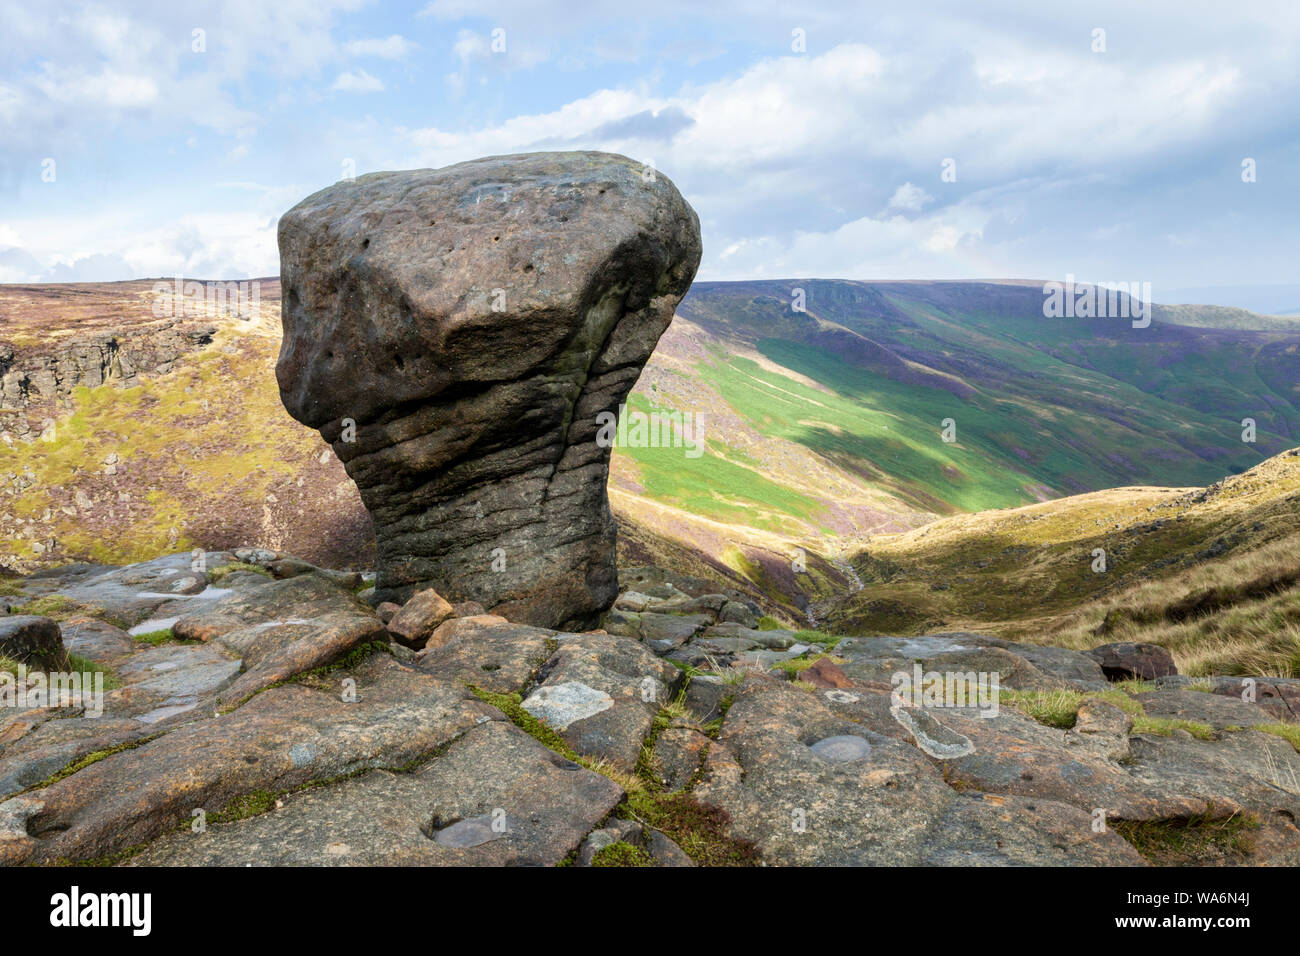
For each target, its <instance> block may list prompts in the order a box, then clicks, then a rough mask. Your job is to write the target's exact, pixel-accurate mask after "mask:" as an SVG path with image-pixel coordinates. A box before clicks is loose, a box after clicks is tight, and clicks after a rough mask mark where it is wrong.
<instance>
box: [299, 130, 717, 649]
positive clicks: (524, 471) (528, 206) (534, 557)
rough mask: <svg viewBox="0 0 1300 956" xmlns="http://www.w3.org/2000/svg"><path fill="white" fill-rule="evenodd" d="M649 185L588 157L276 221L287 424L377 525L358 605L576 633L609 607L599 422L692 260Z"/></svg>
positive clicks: (640, 173) (319, 199) (356, 197)
mask: <svg viewBox="0 0 1300 956" xmlns="http://www.w3.org/2000/svg"><path fill="white" fill-rule="evenodd" d="M700 251H701V248H700V235H699V220H698V218H697V217H696V215H695V213H694V211H693V210H692V209H691V208H690V206H689V205H688V204H687V203H686V202H685V200H683V199H682V197H681V195H680V194H679V193H678V192H677V190H676V188H674V186H673V185H672V183H670V182H669V181H668V180H667V179H665V178H664V177H663V176H662V175H660V174H658V173H656V172H655V171H654V170H652V169H649V168H648V167H644V166H642V165H641V164H638V163H634V162H633V161H631V160H629V159H627V158H625V157H621V156H614V155H609V154H603V153H594V152H569V153H532V154H523V155H516V156H503V157H492V158H487V159H479V160H474V161H472V162H468V163H461V164H459V165H456V166H450V167H447V168H444V169H437V170H414V171H408V172H391V173H374V174H371V175H367V176H363V177H360V178H358V179H356V180H355V181H349V182H341V183H337V184H335V185H334V186H331V187H329V188H328V189H325V190H322V191H321V192H318V193H316V194H315V195H313V196H310V197H308V198H307V199H305V200H304V201H303V202H301V203H300V204H299V205H297V206H296V207H294V208H293V209H292V210H290V211H289V212H288V213H286V214H285V215H284V216H283V217H282V218H281V220H280V257H281V273H282V277H281V278H282V284H283V309H282V319H283V324H284V339H283V343H282V346H281V352H280V358H279V363H278V365H277V367H276V375H277V379H278V381H279V385H280V395H281V399H282V400H283V402H284V405H285V407H286V408H287V409H288V410H289V412H290V414H292V415H293V416H294V417H295V418H296V419H298V420H299V421H301V422H303V423H304V424H306V425H310V426H312V427H314V428H317V429H319V430H320V432H321V434H322V435H323V436H324V437H325V439H326V440H327V441H329V442H331V443H332V444H333V446H334V450H335V452H336V453H337V454H338V456H339V458H340V459H341V460H342V461H343V462H344V464H345V466H346V468H347V471H348V474H349V475H350V476H351V477H352V479H353V480H354V481H355V482H356V484H357V487H358V488H359V489H360V492H361V496H362V500H363V501H364V503H365V505H366V507H367V509H368V510H369V512H370V514H371V516H372V517H373V519H374V523H375V532H376V541H377V548H378V559H379V579H378V582H377V586H376V593H375V599H376V600H377V601H382V600H398V601H401V600H404V599H406V598H408V597H409V596H410V595H411V594H412V593H414V592H416V591H419V590H423V589H425V588H434V589H436V590H437V591H438V592H439V593H440V594H442V595H443V596H445V597H446V598H447V599H448V600H450V601H466V600H472V601H477V602H479V603H481V604H482V605H483V606H484V607H485V608H487V609H489V610H495V611H496V613H499V614H507V615H508V616H510V617H511V619H512V620H516V621H519V622H522V623H528V624H535V625H539V626H546V627H557V626H577V625H580V624H585V623H590V622H593V621H594V620H595V618H596V617H597V616H598V614H599V613H600V612H601V611H603V610H605V609H606V608H608V607H609V605H610V604H611V603H612V602H613V600H614V598H615V596H616V594H617V590H618V587H617V578H616V573H615V566H614V534H615V532H614V522H613V519H612V517H611V515H610V511H609V504H608V500H607V498H606V493H605V483H606V477H607V473H608V467H609V453H610V449H609V447H606V446H605V445H604V444H603V443H601V444H598V443H597V441H596V438H597V432H598V427H599V422H598V419H597V416H598V414H599V413H601V412H610V411H616V410H617V409H618V406H619V404H620V403H621V402H622V401H623V399H624V398H625V397H626V395H627V393H628V392H629V391H630V390H631V388H632V386H633V385H634V384H635V382H636V379H637V377H638V375H639V374H640V371H641V368H642V366H643V365H644V364H645V362H646V360H647V359H648V358H649V356H650V353H651V352H652V351H653V349H654V347H655V343H656V342H657V341H658V339H659V336H660V335H661V334H662V333H663V331H664V330H665V329H666V328H667V326H668V324H669V322H670V321H671V320H672V316H673V310H674V308H675V307H676V305H677V303H678V301H679V300H680V299H681V297H682V295H683V294H684V293H685V292H686V290H687V288H688V287H689V286H690V283H691V280H692V278H693V277H694V275H695V270H696V268H697V267H698V265H699V259H700Z"/></svg>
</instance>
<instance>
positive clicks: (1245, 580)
mask: <svg viewBox="0 0 1300 956" xmlns="http://www.w3.org/2000/svg"><path fill="white" fill-rule="evenodd" d="M1096 549H1102V550H1104V552H1105V570H1104V571H1097V570H1094V567H1093V566H1094V562H1095V560H1096V556H1095V553H1096ZM853 564H854V567H855V568H856V569H857V572H858V574H859V575H860V576H861V578H862V580H863V582H864V584H865V587H864V589H863V590H862V591H861V592H859V593H857V594H854V595H851V596H848V597H847V598H845V599H843V600H840V601H836V602H832V603H831V606H829V607H826V608H825V609H824V610H823V614H824V615H825V617H826V619H827V621H828V626H829V627H831V628H834V629H838V630H842V631H844V632H846V633H853V634H871V633H890V634H899V633H906V634H920V633H927V632H931V631H935V630H945V629H972V630H980V631H984V632H988V633H994V634H998V635H999V636H1002V637H1007V638H1012V639H1016V640H1025V641H1030V642H1033V643H1043V644H1052V645H1057V646H1064V647H1075V648H1084V647H1090V646H1093V645H1095V644H1096V643H1098V642H1099V641H1103V640H1110V641H1120V640H1133V641H1145V642H1149V643H1154V644H1161V645H1163V646H1165V647H1168V648H1169V649H1170V651H1171V652H1172V653H1173V655H1174V658H1175V660H1176V661H1177V662H1178V665H1179V669H1180V671H1181V672H1182V673H1192V674H1205V673H1221V674H1244V673H1268V674H1279V675H1282V676H1292V675H1297V674H1300V449H1292V450H1290V451H1288V452H1285V453H1283V454H1281V455H1278V456H1277V457H1275V458H1271V459H1269V460H1268V461H1265V462H1263V463H1262V464H1260V465H1258V466H1256V467H1255V468H1252V469H1250V470H1249V471H1246V472H1244V473H1243V474H1240V475H1234V476H1232V477H1229V478H1226V479H1224V480H1223V481H1220V482H1216V483H1215V484H1213V485H1211V486H1209V487H1207V488H1155V487H1128V488H1114V489H1110V490H1107V491H1101V492H1094V493H1091V494H1085V495H1078V496H1075V497H1070V498H1063V499H1059V500H1056V501H1052V502H1049V503H1046V504H1038V505H1029V506H1026V507H1021V508H1015V509H1009V510H995V511H986V512H981V513H979V514H972V515H959V516H954V517H950V518H944V519H942V520H939V521H936V522H934V523H933V524H930V525H927V526H926V527H924V528H920V529H918V530H915V531H911V532H908V533H906V534H901V535H882V536H880V537H878V538H876V539H874V540H873V541H872V542H871V545H870V546H869V547H868V548H867V549H866V550H864V551H863V552H862V553H860V554H859V555H857V556H856V557H855V558H854V560H853Z"/></svg>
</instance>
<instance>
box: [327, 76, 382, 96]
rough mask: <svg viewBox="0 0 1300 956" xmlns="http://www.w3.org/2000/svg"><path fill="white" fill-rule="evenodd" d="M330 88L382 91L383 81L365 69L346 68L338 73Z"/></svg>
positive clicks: (352, 91) (341, 90)
mask: <svg viewBox="0 0 1300 956" xmlns="http://www.w3.org/2000/svg"><path fill="white" fill-rule="evenodd" d="M330 89H331V90H338V91H340V92H343V93H382V92H383V91H384V82H383V80H380V79H379V78H378V77H374V76H371V75H370V74H369V73H367V72H366V71H365V70H347V71H345V72H343V73H340V74H339V75H338V79H336V80H335V81H334V85H333V86H331V87H330Z"/></svg>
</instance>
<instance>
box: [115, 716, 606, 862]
mask: <svg viewBox="0 0 1300 956" xmlns="http://www.w3.org/2000/svg"><path fill="white" fill-rule="evenodd" d="M622 798H623V791H622V790H621V789H620V788H619V787H618V786H617V785H615V784H614V783H612V782H611V781H610V780H609V779H608V778H606V777H603V776H601V775H600V774H596V773H592V772H591V771H590V770H587V769H585V768H583V767H581V766H579V765H577V764H574V763H572V762H570V761H567V760H564V759H563V758H561V757H559V756H558V755H557V754H555V753H553V752H552V751H550V750H548V749H547V748H545V747H543V746H542V745H541V744H539V743H537V742H536V741H535V740H533V739H532V738H531V737H529V736H528V735H527V734H525V733H523V732H522V731H520V730H518V729H517V728H516V727H514V726H512V725H511V724H509V723H505V722H502V721H491V722H489V723H485V724H482V725H480V726H476V727H474V728H473V729H471V730H469V731H468V732H467V733H465V734H464V735H463V736H462V737H460V738H459V739H458V740H456V741H455V742H454V743H452V744H451V746H449V747H448V748H447V749H446V751H445V752H443V753H441V754H440V755H439V756H437V757H436V758H435V759H433V760H431V761H430V762H429V763H428V764H426V765H425V766H423V767H422V768H420V769H419V770H417V771H415V772H414V773H408V774H396V773H390V772H386V771H379V770H376V771H371V772H369V773H366V774H362V775H361V776H359V777H356V778H354V779H351V780H346V781H343V782H341V783H338V784H333V785H330V786H327V787H322V788H317V789H312V790H308V791H303V792H301V793H296V794H291V795H289V796H287V797H285V798H284V801H283V802H284V806H283V808H281V809H277V810H273V811H270V812H268V813H264V814H261V815H259V816H255V817H251V818H249V819H246V820H242V821H239V822H237V823H233V824H229V825H218V826H213V827H209V829H208V831H207V832H206V833H202V834H194V833H190V832H181V833H175V834H168V835H167V836H165V837H163V838H161V839H159V840H158V841H156V842H155V843H154V844H153V845H152V846H150V847H149V848H148V849H146V850H145V851H144V852H143V853H142V854H140V855H139V856H138V857H136V858H134V859H133V860H132V861H131V862H132V864H133V865H145V866H152V865H162V866H244V865H250V864H251V865H259V866H261V865H270V866H391V865H418V866H468V865H479V866H509V865H538V866H553V865H555V864H557V863H559V862H560V861H561V860H563V859H564V858H565V857H567V856H568V855H569V854H570V853H572V852H573V851H574V850H575V849H577V847H578V846H579V845H580V844H581V842H582V840H583V838H584V837H585V836H586V834H587V833H588V832H590V831H591V829H592V828H593V827H595V826H596V825H597V824H598V823H599V822H600V821H601V820H602V819H604V818H605V817H606V816H608V814H609V812H610V811H611V810H612V809H613V808H614V807H615V806H616V805H617V804H618V802H619V801H620V800H621V799H622Z"/></svg>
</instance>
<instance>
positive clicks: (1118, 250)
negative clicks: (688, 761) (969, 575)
mask: <svg viewBox="0 0 1300 956" xmlns="http://www.w3.org/2000/svg"><path fill="white" fill-rule="evenodd" d="M0 23H2V26H3V29H0V63H2V64H3V66H2V67H0V197H2V198H0V202H2V205H0V281H9V282H14V281H32V280H61V281H72V280H99V281H102V280H107V279H117V278H132V277H143V276H159V275H165V276H174V275H177V274H182V275H186V276H192V277H211V278H217V277H225V278H239V277H245V276H250V275H267V274H274V273H275V272H276V271H277V257H276V250H275V222H276V218H277V216H278V215H279V214H280V213H281V212H283V211H284V210H286V209H288V208H289V207H290V206H292V205H293V204H294V203H296V202H297V201H298V200H299V199H301V198H303V197H304V196H306V195H308V194H309V193H311V192H313V191H315V190H316V189H319V188H321V187H323V186H326V185H328V184H329V183H331V182H333V181H335V180H337V179H339V178H340V177H341V176H343V175H345V173H346V172H348V171H350V170H351V169H353V168H355V171H356V173H358V174H360V173H364V172H369V171H373V170H379V169H396V168H412V167H420V166H442V165H446V164H449V163H454V162H458V161H462V160H466V159H471V158H474V157H476V156H483V155H491V154H499V153H507V152H518V151H526V150H533V149H574V148H597V149H608V150H613V151H616V152H621V153H625V154H627V155H630V156H633V157H635V158H637V159H640V160H643V161H647V162H651V163H653V164H654V165H655V166H656V167H657V168H658V169H660V170H662V171H663V172H665V173H666V174H667V175H668V176H670V177H671V178H672V179H673V181H674V182H675V183H676V184H677V186H678V188H679V189H680V190H681V191H682V193H683V194H684V195H685V196H686V197H687V199H688V200H690V202H691V203H692V204H693V205H694V206H695V208H696V210H697V211H698V212H699V214H700V219H701V223H702V226H703V231H704V244H705V254H704V262H703V265H702V267H701V271H700V277H701V278H704V279H743V278H777V277H792V276H804V277H806V276H824V277H831V276H836V277H847V278H862V279H885V278H995V277H1020V278H1063V277H1064V276H1065V275H1066V274H1073V275H1075V276H1077V277H1078V278H1079V279H1081V280H1091V281H1148V282H1151V283H1152V286H1153V291H1154V297H1155V298H1156V299H1157V301H1179V300H1180V299H1179V296H1178V295H1177V293H1178V292H1181V291H1183V290H1191V289H1195V290H1196V295H1197V297H1198V298H1200V299H1203V300H1208V299H1212V298H1215V297H1216V289H1217V290H1218V291H1219V295H1218V296H1217V297H1218V298H1220V299H1223V300H1224V301H1228V302H1234V303H1240V304H1244V305H1248V306H1252V307H1256V308H1270V309H1272V310H1282V309H1284V308H1288V307H1290V306H1294V307H1296V308H1300V275H1297V270H1296V267H1295V262H1296V258H1297V257H1296V252H1297V249H1298V248H1300V244H1298V243H1297V238H1298V237H1297V229H1298V228H1300V226H1298V225H1297V219H1298V217H1297V215H1296V213H1297V210H1298V209H1300V202H1298V200H1300V176H1298V174H1300V123H1298V121H1297V115H1298V114H1300V111H1297V108H1296V104H1297V103H1300V4H1295V3H1292V2H1251V0H1244V2H1237V3H1231V4H1228V3H1202V2H1196V0H1180V2H1163V0H1148V2H1143V3H1140V4H1137V3H1133V2H1131V0H1124V2H1114V3H1112V2H1095V3H1090V4H1082V5H1081V4H1074V3H1071V4H1056V3H1046V2H1033V3H1021V2H1009V0H987V2H981V3H974V2H970V0H960V2H958V0H953V2H948V0H934V2H930V3H923V4H920V3H918V4H898V3H895V2H891V3H872V2H863V3H845V4H839V5H836V4H815V3H797V4H795V3H781V2H776V3H772V2H737V3H728V2H715V3H709V4H698V3H685V2H677V0H662V2H656V3H654V4H645V5H638V4H629V3H626V2H622V3H617V4H597V3H583V2H566V3H544V2H537V3H521V2H499V3H498V2H491V0H477V2H472V3H471V2H467V0H434V2H432V3H427V2H422V3H414V4H400V3H378V2H375V3H363V2H359V0H344V2H330V0H324V2H301V0H283V2H278V3H265V2H261V0H239V2H230V3H189V4H182V3H175V2H169V3H151V2H140V3H132V4H112V3H107V4H105V3H86V4H82V3H57V2H56V3H47V4H32V3H27V2H21V3H19V2H10V0H0ZM195 30H201V31H203V33H202V35H201V36H202V41H203V42H202V44H201V45H202V46H203V49H202V50H200V51H196V50H195V49H194V46H195V34H194V31H195ZM1097 30H1104V31H1105V32H1104V46H1105V49H1104V51H1103V50H1096V49H1094V47H1096V46H1097V45H1098V42H1097V34H1096V33H1095V31H1097ZM493 31H504V32H503V33H498V34H496V35H497V37H498V38H503V39H504V50H494V49H493ZM799 31H801V34H800V33H799ZM800 35H802V37H803V38H804V43H803V49H796V46H797V45H798V44H797V43H796V40H797V38H798V37H799V36H800ZM498 46H500V43H498ZM1246 159H1251V160H1254V164H1255V171H1256V181H1255V182H1251V183H1246V182H1243V181H1242V163H1243V161H1244V160H1246ZM50 160H52V161H53V166H52V167H51V166H50V164H49V162H48V161H50ZM945 160H953V164H952V165H951V166H950V167H949V168H952V169H955V172H956V178H955V181H945V179H944V178H943V175H942V173H943V169H944V162H945ZM349 162H350V163H351V165H348V164H349ZM51 169H52V171H53V177H52V181H49V180H50V178H51V177H50V175H49V172H50V170H51ZM950 178H951V177H950ZM1277 284H1287V285H1284V286H1278V285H1277ZM1262 286H1273V288H1272V289H1267V288H1265V289H1263V290H1261V287H1262ZM1292 296H1293V297H1294V298H1295V301H1294V302H1290V297H1292Z"/></svg>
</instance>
